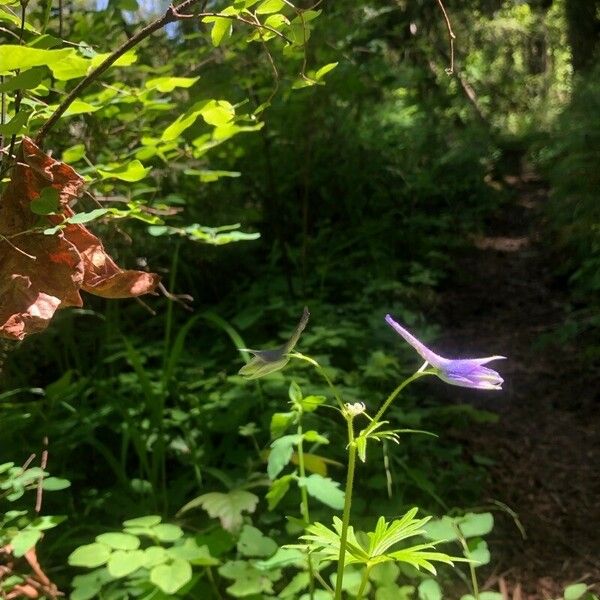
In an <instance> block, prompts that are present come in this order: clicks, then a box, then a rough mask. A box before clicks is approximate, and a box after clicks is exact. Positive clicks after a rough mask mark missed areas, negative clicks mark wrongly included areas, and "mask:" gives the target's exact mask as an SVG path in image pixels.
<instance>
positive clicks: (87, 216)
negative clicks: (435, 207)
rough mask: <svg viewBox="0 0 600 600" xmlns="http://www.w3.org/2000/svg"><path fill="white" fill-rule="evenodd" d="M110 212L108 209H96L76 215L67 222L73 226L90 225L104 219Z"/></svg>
mask: <svg viewBox="0 0 600 600" xmlns="http://www.w3.org/2000/svg"><path fill="white" fill-rule="evenodd" d="M108 212H110V211H109V209H108V208H95V209H94V210H91V211H90V212H79V213H75V214H74V215H73V216H72V217H69V218H68V219H66V221H67V222H68V223H73V224H81V223H89V222H90V221H95V220H96V219H99V218H100V217H103V216H104V215H106V214H107V213H108Z"/></svg>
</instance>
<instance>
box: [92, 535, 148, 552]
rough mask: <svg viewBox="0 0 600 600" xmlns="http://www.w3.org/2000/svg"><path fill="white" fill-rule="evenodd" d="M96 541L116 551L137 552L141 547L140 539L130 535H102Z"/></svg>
mask: <svg viewBox="0 0 600 600" xmlns="http://www.w3.org/2000/svg"><path fill="white" fill-rule="evenodd" d="M96 541H97V542H99V543H100V544H105V545H106V546H108V547H109V548H113V549H114V550H137V549H138V548H139V547H140V540H139V538H137V537H136V536H135V535H131V534H130V533H102V534H100V535H99V536H97V537H96Z"/></svg>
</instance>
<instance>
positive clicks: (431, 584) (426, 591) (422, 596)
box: [419, 579, 443, 600]
mask: <svg viewBox="0 0 600 600" xmlns="http://www.w3.org/2000/svg"><path fill="white" fill-rule="evenodd" d="M442 599H443V595H442V588H440V585H439V583H438V582H437V581H436V580H435V579H425V580H423V581H422V582H421V583H420V584H419V600H442Z"/></svg>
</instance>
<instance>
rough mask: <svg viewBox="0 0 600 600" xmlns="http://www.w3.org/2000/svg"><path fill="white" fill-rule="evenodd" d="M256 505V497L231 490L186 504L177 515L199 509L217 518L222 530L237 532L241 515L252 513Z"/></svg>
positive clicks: (201, 497) (200, 497) (195, 499)
mask: <svg viewBox="0 0 600 600" xmlns="http://www.w3.org/2000/svg"><path fill="white" fill-rule="evenodd" d="M257 504H258V496H256V495H254V494H252V493H250V492H247V491H246V490H232V491H230V492H227V493H221V492H211V493H209V494H203V495H202V496H198V497H197V498H194V500H192V501H190V502H188V503H187V504H186V505H185V506H184V507H183V508H182V509H181V510H180V511H179V514H182V513H184V512H187V511H189V510H191V509H193V508H198V507H201V508H203V509H204V510H205V511H206V512H207V513H208V514H209V516H211V517H213V518H218V519H219V521H221V525H222V526H223V529H226V530H227V531H237V530H239V528H240V527H241V525H242V515H243V513H245V512H248V513H253V512H254V511H255V510H256V505H257Z"/></svg>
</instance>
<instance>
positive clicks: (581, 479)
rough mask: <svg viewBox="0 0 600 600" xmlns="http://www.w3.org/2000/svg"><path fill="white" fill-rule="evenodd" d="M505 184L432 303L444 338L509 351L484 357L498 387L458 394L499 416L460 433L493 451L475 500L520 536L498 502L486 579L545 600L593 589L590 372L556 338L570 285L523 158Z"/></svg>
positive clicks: (598, 562) (596, 507) (541, 191)
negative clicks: (438, 300)
mask: <svg viewBox="0 0 600 600" xmlns="http://www.w3.org/2000/svg"><path fill="white" fill-rule="evenodd" d="M503 185H504V186H505V187H506V188H508V190H509V192H510V195H511V198H512V199H511V200H510V201H509V202H508V203H507V204H506V205H505V206H503V207H502V210H500V211H498V213H497V214H496V215H494V216H493V217H492V218H490V219H489V221H488V223H487V224H486V234H485V236H482V237H479V238H476V239H474V240H473V246H472V249H471V250H469V251H468V252H466V253H465V254H464V255H463V256H461V257H459V258H457V261H458V264H457V279H458V283H459V284H460V285H456V286H454V287H453V290H452V291H451V292H450V293H448V294H446V295H445V297H444V300H443V301H442V306H441V307H440V308H441V309H442V311H443V315H442V319H443V320H445V321H446V325H447V329H446V331H447V338H448V340H453V343H454V342H455V341H456V342H457V343H458V342H461V343H464V346H463V347H466V348H470V349H473V350H475V351H479V352H481V354H479V355H483V356H485V355H486V354H487V355H489V354H501V355H504V356H507V357H508V360H506V361H503V362H500V361H499V362H497V363H495V366H494V365H491V366H493V367H494V368H497V369H498V371H500V372H501V373H502V375H503V377H504V378H505V384H504V391H503V392H500V393H499V394H498V395H494V396H493V397H490V395H491V393H490V394H486V395H485V396H484V397H483V396H482V395H481V394H478V395H471V394H469V393H468V392H470V391H471V390H467V391H466V392H465V396H464V397H463V399H465V400H466V401H468V402H470V403H473V404H475V405H476V406H477V407H479V408H486V409H490V410H493V411H494V412H496V413H498V415H499V420H498V422H497V423H493V424H486V425H477V426H475V425H474V426H473V431H469V432H468V433H467V435H466V436H465V438H466V439H465V440H464V442H465V444H467V446H468V447H469V449H470V450H471V451H472V452H476V453H480V454H484V455H485V456H488V457H489V458H491V459H492V460H493V461H494V465H493V466H492V467H491V468H490V483H489V485H488V489H487V490H485V498H484V500H485V501H497V502H501V503H503V504H505V505H506V506H508V507H510V508H511V509H512V510H514V511H515V512H516V513H517V514H518V521H519V522H520V524H521V525H522V528H523V531H524V534H525V536H526V537H523V535H522V533H521V532H520V531H519V527H518V526H517V525H516V523H515V520H514V519H513V518H511V517H510V516H509V514H508V513H503V512H502V511H498V512H496V513H495V514H496V526H495V528H494V531H493V533H492V534H491V535H490V536H489V540H488V541H489V543H490V549H491V553H492V564H493V565H494V569H493V572H488V575H489V577H488V580H487V581H486V582H485V586H484V589H495V590H498V589H500V590H505V592H504V596H505V598H506V599H507V600H509V599H510V600H538V599H539V600H546V599H548V598H561V597H562V590H563V588H564V586H565V585H567V584H570V583H574V582H576V581H583V582H585V583H587V584H589V585H592V584H596V586H597V587H595V588H594V589H596V591H598V590H600V472H599V465H600V433H599V432H600V411H599V410H598V409H599V408H600V406H599V405H598V404H597V402H598V400H597V398H595V397H594V394H595V393H598V380H599V377H598V375H599V373H598V370H597V368H598V365H596V370H595V372H594V366H593V365H592V366H591V368H590V365H588V364H586V362H585V361H584V360H582V358H581V357H582V354H583V353H582V351H581V349H580V348H578V341H579V340H578V339H577V338H576V339H571V340H570V341H569V342H567V343H560V342H559V339H560V338H558V337H556V335H554V337H553V334H556V332H557V331H558V330H559V329H560V327H561V325H562V324H563V323H564V317H565V307H566V304H567V301H568V296H567V293H566V288H565V287H564V286H561V284H560V283H559V282H557V281H556V279H553V275H552V274H553V272H555V269H553V268H552V267H553V265H552V264H550V261H551V259H550V258H548V253H547V251H546V250H545V245H544V243H543V242H544V239H543V238H544V235H545V234H544V223H543V215H542V211H541V210H540V209H541V207H542V206H543V203H544V202H545V201H547V198H548V192H547V189H546V187H545V185H544V183H543V182H542V181H540V180H539V178H538V177H537V176H536V175H535V174H534V173H531V172H528V170H527V168H524V169H523V172H522V173H520V174H519V175H518V176H510V177H505V178H504V181H503ZM442 343H443V340H442ZM459 393H460V392H459ZM461 397H462V394H461ZM475 428H476V429H475Z"/></svg>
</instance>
